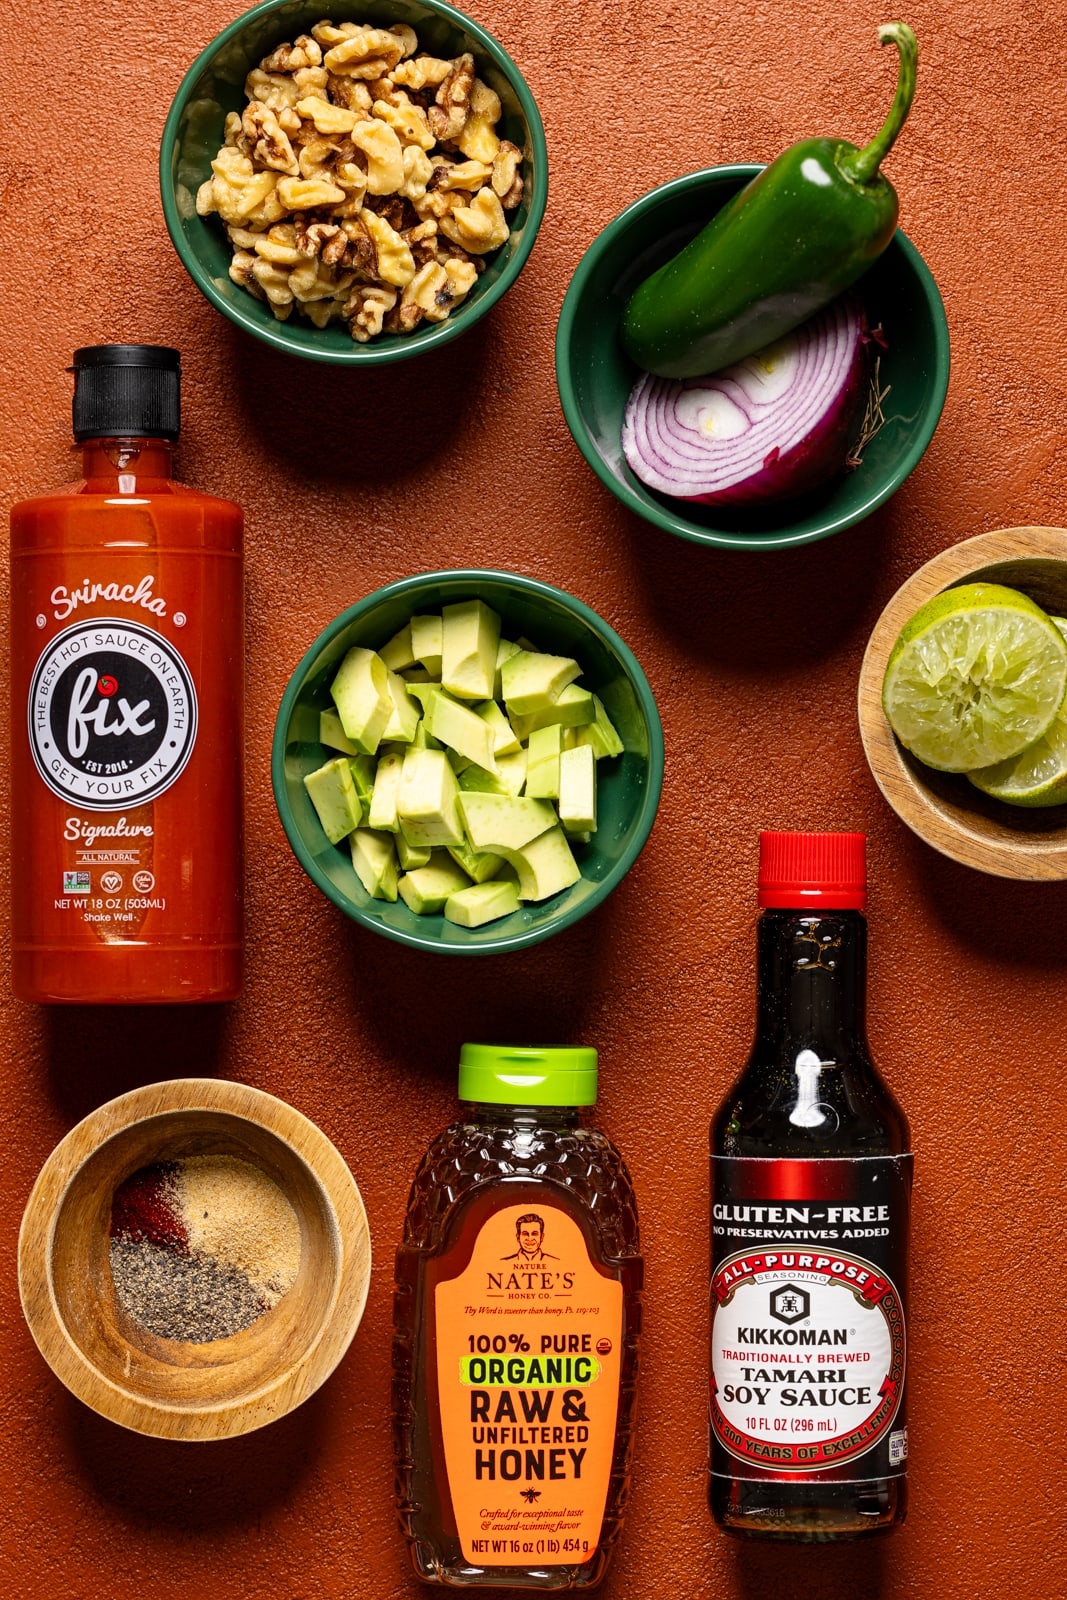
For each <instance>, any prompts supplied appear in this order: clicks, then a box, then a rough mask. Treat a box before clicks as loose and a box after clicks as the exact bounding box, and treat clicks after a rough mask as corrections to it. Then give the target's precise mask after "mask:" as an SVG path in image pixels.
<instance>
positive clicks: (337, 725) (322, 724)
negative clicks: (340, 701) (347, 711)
mask: <svg viewBox="0 0 1067 1600" xmlns="http://www.w3.org/2000/svg"><path fill="white" fill-rule="evenodd" d="M319 743H320V744H324V745H326V746H327V747H328V748H329V749H331V750H343V751H344V753H345V755H346V756H355V755H358V754H359V751H358V750H357V749H356V747H355V745H354V744H353V743H352V741H351V739H350V738H349V737H348V735H347V734H346V733H345V730H344V729H343V728H342V726H341V719H340V717H339V716H338V715H337V712H336V711H335V710H334V709H333V707H332V706H330V707H329V708H328V710H326V711H320V712H319Z"/></svg>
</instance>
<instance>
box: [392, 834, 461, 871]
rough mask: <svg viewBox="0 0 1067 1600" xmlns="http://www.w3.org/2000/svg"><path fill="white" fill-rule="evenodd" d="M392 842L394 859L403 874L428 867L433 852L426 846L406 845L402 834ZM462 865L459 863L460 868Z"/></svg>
mask: <svg viewBox="0 0 1067 1600" xmlns="http://www.w3.org/2000/svg"><path fill="white" fill-rule="evenodd" d="M394 842H395V844H396V858H397V860H398V861H399V862H400V865H401V867H403V869H404V871H405V872H411V871H412V869H413V868H415V867H426V866H429V863H430V856H431V855H432V854H433V852H432V850H431V849H430V847H429V845H428V844H408V842H407V840H406V839H405V838H404V835H403V833H402V832H401V833H398V834H397V836H396V839H395V841H394ZM462 865H463V863H462V862H460V866H462Z"/></svg>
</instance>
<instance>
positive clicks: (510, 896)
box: [445, 882, 519, 928]
mask: <svg viewBox="0 0 1067 1600" xmlns="http://www.w3.org/2000/svg"><path fill="white" fill-rule="evenodd" d="M518 909H519V895H518V891H517V889H516V888H515V885H514V884H513V883H500V882H496V883H472V884H471V886H470V888H469V889H460V890H459V892H458V893H457V894H453V895H450V896H449V898H448V899H447V900H446V901H445V920H446V921H447V922H454V923H456V925H457V927H460V928H480V927H481V926H482V924H483V923H485V922H495V921H496V919H497V917H510V915H511V913H512V912H513V911H517V910H518Z"/></svg>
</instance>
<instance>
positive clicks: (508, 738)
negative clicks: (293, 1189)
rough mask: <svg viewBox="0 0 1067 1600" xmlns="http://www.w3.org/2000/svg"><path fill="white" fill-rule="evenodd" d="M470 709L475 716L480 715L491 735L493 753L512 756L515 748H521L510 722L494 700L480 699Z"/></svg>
mask: <svg viewBox="0 0 1067 1600" xmlns="http://www.w3.org/2000/svg"><path fill="white" fill-rule="evenodd" d="M471 710H472V711H473V712H474V714H475V716H476V717H481V719H482V721H483V722H484V723H486V724H487V726H488V728H489V731H490V733H491V734H492V735H493V754H494V755H497V756H513V755H514V754H515V752H516V750H521V749H522V745H521V744H520V743H519V741H518V739H517V738H516V737H515V731H514V729H513V728H512V726H511V723H510V722H509V721H508V719H507V717H506V716H505V715H504V713H503V712H502V711H501V709H500V707H499V706H498V705H497V703H496V701H495V700H482V701H481V702H480V703H479V704H478V705H476V706H471Z"/></svg>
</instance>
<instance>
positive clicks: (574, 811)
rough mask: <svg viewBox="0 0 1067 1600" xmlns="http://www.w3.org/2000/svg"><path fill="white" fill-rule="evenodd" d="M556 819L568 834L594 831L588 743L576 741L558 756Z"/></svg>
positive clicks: (593, 783) (593, 765)
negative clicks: (557, 813)
mask: <svg viewBox="0 0 1067 1600" xmlns="http://www.w3.org/2000/svg"><path fill="white" fill-rule="evenodd" d="M545 731H547V730H545ZM559 820H560V821H561V822H562V824H563V826H564V828H565V829H566V830H567V832H568V833H569V834H580V833H581V834H590V833H595V832H596V758H595V757H594V755H593V748H592V746H591V745H588V744H579V745H576V746H575V747H574V749H573V750H564V751H563V752H562V753H561V755H560V758H559Z"/></svg>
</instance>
